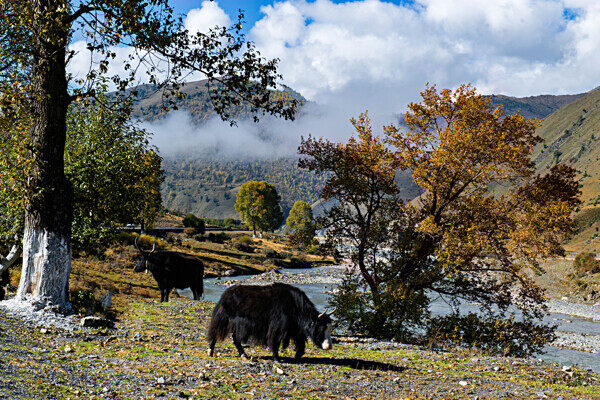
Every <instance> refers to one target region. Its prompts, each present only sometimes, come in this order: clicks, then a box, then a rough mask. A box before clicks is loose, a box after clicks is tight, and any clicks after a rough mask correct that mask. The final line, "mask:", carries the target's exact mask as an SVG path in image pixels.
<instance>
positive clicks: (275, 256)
mask: <svg viewBox="0 0 600 400" xmlns="http://www.w3.org/2000/svg"><path fill="white" fill-rule="evenodd" d="M265 257H267V258H273V259H280V258H282V257H281V255H280V254H279V253H278V252H277V251H275V250H273V249H266V250H265Z"/></svg>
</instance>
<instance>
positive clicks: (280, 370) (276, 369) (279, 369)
mask: <svg viewBox="0 0 600 400" xmlns="http://www.w3.org/2000/svg"><path fill="white" fill-rule="evenodd" d="M275 372H277V373H278V374H279V375H283V370H282V369H281V368H279V367H275Z"/></svg>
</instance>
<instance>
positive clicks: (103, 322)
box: [79, 316, 114, 328]
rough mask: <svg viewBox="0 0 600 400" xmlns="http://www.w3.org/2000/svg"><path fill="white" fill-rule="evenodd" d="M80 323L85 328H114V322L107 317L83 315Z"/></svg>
mask: <svg viewBox="0 0 600 400" xmlns="http://www.w3.org/2000/svg"><path fill="white" fill-rule="evenodd" d="M79 324H80V325H81V326H82V327H84V328H112V327H113V325H114V323H113V322H112V321H110V320H108V319H106V318H100V317H92V316H90V317H83V318H81V321H80V322H79Z"/></svg>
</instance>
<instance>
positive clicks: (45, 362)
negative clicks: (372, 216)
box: [0, 235, 600, 399]
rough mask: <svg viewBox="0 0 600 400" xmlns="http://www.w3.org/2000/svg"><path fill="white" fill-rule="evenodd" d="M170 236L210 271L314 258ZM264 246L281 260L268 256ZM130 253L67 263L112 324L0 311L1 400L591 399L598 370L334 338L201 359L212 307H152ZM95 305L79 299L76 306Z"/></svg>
mask: <svg viewBox="0 0 600 400" xmlns="http://www.w3.org/2000/svg"><path fill="white" fill-rule="evenodd" d="M171 239H173V238H171ZM175 239H178V240H171V241H170V242H167V241H165V242H162V243H161V245H162V246H163V247H164V248H172V249H176V250H181V251H185V252H188V253H193V254H196V255H198V256H200V257H204V258H205V260H207V264H208V268H207V271H208V273H209V274H213V275H217V274H221V273H223V272H224V271H226V270H228V269H233V270H234V271H236V272H247V269H251V270H252V271H254V272H255V273H258V272H261V271H263V270H266V269H270V268H273V267H274V266H275V261H276V260H279V261H278V262H280V261H282V260H283V261H284V262H286V261H287V262H291V260H292V258H301V259H303V260H304V261H309V262H315V263H319V262H323V261H324V260H322V259H321V258H319V257H316V256H310V255H303V254H300V253H298V252H294V251H293V250H292V249H290V248H288V247H286V245H285V243H283V242H281V241H279V240H278V239H277V238H273V240H270V239H263V240H260V241H259V240H254V241H253V244H252V247H253V248H254V250H253V251H252V252H243V251H239V250H237V249H236V248H234V247H233V246H232V245H230V244H227V243H225V244H215V243H207V242H198V241H196V240H193V239H192V238H189V237H186V236H183V235H181V236H179V237H177V238H175ZM269 249H270V250H275V251H276V252H277V253H278V256H279V257H280V258H277V259H270V258H268V257H266V254H267V250H269ZM136 257H137V251H136V250H135V248H134V247H133V246H131V245H126V244H122V245H119V246H116V247H114V248H112V249H110V250H109V251H107V252H106V254H105V255H104V257H102V258H90V257H87V258H79V259H76V260H75V261H74V264H73V274H72V278H71V289H72V291H81V292H83V293H91V294H93V295H94V297H95V298H94V301H95V302H97V300H99V298H100V297H101V296H102V295H103V294H104V293H105V292H108V291H110V292H111V293H112V294H113V306H112V309H113V311H114V314H115V315H116V318H117V322H116V325H115V329H108V330H107V329H100V330H97V329H89V328H76V329H75V330H74V331H73V332H66V331H62V330H58V329H49V330H41V329H40V328H39V327H33V326H30V325H26V324H25V323H23V322H21V321H19V320H16V319H14V318H12V317H9V316H7V315H6V314H4V313H3V312H1V311H0V399H3V398H6V399H101V398H112V399H152V398H168V399H174V398H194V399H205V398H206V399H209V398H210V399H212V398H234V399H236V398H263V399H274V398H292V399H294V398H295V399H322V398H330V399H337V398H340V399H348V398H350V399H371V398H390V399H391V398H393V399H401V398H404V399H476V398H477V399H500V398H511V399H532V398H551V399H559V398H562V399H571V398H575V399H596V398H598V399H600V383H599V379H600V376H599V375H598V374H593V373H590V372H586V371H581V370H575V371H574V373H572V374H566V373H564V372H562V371H561V369H560V367H559V366H553V365H548V364H541V363H537V362H535V361H531V360H518V359H511V358H493V357H486V356H481V355H479V354H476V353H474V352H470V351H451V352H442V351H429V350H426V349H421V348H416V347H411V346H396V347H390V346H388V345H385V344H378V343H370V344H368V343H367V344H361V343H349V342H346V341H344V342H341V343H339V342H338V343H336V344H335V346H334V349H333V350H331V351H329V352H324V351H321V350H318V349H316V348H314V347H313V346H312V345H309V346H308V348H307V354H306V356H305V357H304V359H303V360H302V362H300V363H292V362H291V361H292V360H291V358H289V357H291V356H292V355H293V351H292V349H288V350H287V351H286V352H283V353H282V355H283V356H284V357H287V358H285V359H284V360H285V361H286V362H284V363H282V364H279V363H275V362H273V360H272V359H271V358H270V353H269V352H268V351H267V350H266V349H262V348H250V349H249V351H248V353H249V354H250V355H251V356H252V357H253V360H251V361H244V360H241V359H240V358H238V357H237V352H236V351H235V349H234V347H233V345H232V343H231V341H230V340H226V341H225V342H224V343H222V344H221V345H220V346H219V347H218V350H217V356H216V357H214V358H210V357H208V356H207V354H206V343H205V337H204V333H205V330H206V325H207V323H208V320H209V316H210V312H211V310H212V307H213V305H214V304H213V303H209V302H195V301H191V300H189V299H185V298H175V299H172V300H171V301H170V302H169V303H163V304H160V303H158V290H157V288H156V283H155V282H154V280H153V279H152V276H151V275H150V274H148V275H146V274H138V273H134V272H133V270H132V268H133V265H134V263H135V259H136ZM209 259H210V261H209ZM225 260H226V261H227V262H225ZM330 261H331V260H330ZM16 278H18V277H17V276H13V280H14V279H16ZM72 293H73V292H72ZM92 303H93V302H92ZM93 305H94V304H87V303H86V302H85V301H84V302H81V304H78V309H79V311H80V312H82V313H85V312H86V310H85V308H86V307H88V306H89V307H92V306H93ZM87 311H91V310H87Z"/></svg>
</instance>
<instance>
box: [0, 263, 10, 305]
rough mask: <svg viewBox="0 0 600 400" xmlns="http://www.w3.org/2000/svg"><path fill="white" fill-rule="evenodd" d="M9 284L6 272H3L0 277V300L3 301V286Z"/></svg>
mask: <svg viewBox="0 0 600 400" xmlns="http://www.w3.org/2000/svg"><path fill="white" fill-rule="evenodd" d="M9 283H10V278H9V276H8V270H6V271H4V272H3V273H2V275H0V300H4V295H5V292H4V286H6V285H8V284H9Z"/></svg>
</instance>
